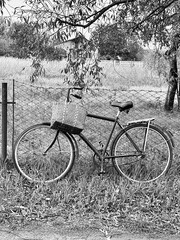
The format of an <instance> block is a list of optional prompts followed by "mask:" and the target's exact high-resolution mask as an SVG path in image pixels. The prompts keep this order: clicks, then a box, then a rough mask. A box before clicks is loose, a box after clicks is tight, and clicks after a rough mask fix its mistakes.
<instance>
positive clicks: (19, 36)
mask: <svg viewBox="0 0 180 240" xmlns="http://www.w3.org/2000/svg"><path fill="white" fill-rule="evenodd" d="M90 42H91V43H93V45H95V46H94V47H96V48H97V49H98V52H99V56H100V58H101V59H107V60H110V59H121V60H124V61H128V60H135V61H137V60H142V57H143V49H142V47H141V46H140V44H139V43H138V41H137V39H135V37H131V38H129V37H127V36H126V34H125V32H123V31H122V30H121V29H120V28H118V25H117V24H113V25H98V26H97V27H96V29H95V30H94V31H93V32H92V34H91V37H90ZM37 55H38V57H39V58H40V59H48V60H61V59H62V58H63V57H64V56H65V55H66V52H65V50H63V49H60V48H56V47H55V42H54V41H53V40H52V39H51V40H50V38H49V35H48V33H43V34H42V33H40V32H38V31H37V29H36V28H35V26H34V25H33V24H28V23H22V22H14V23H12V24H10V26H8V24H7V22H6V21H5V20H3V18H1V19H0V56H12V57H17V58H28V57H31V56H37Z"/></svg>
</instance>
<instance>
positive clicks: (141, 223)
mask: <svg viewBox="0 0 180 240" xmlns="http://www.w3.org/2000/svg"><path fill="white" fill-rule="evenodd" d="M0 61H1V65H0V79H2V80H7V81H8V80H11V79H15V80H16V81H18V82H23V83H27V86H25V87H22V85H21V84H20V83H19V84H17V86H16V98H17V99H16V101H17V108H18V113H17V115H16V116H15V117H16V120H17V121H19V125H18V131H19V128H20V127H22V125H23V124H27V123H28V124H29V123H31V124H32V123H34V122H37V118H38V117H39V116H40V115H41V116H42V118H44V117H45V115H46V113H47V111H49V105H48V104H49V99H51V101H52V99H53V98H55V99H56V98H58V97H59V94H61V93H59V92H57V91H55V90H54V89H52V90H50V89H47V90H45V89H43V90H42V89H38V88H37V89H36V92H34V91H33V90H32V88H30V87H29V85H28V84H29V78H30V75H31V74H32V71H33V69H32V67H31V66H30V65H31V61H30V60H17V59H13V58H0ZM64 64H65V63H64V62H63V61H62V62H45V63H44V68H45V76H42V77H40V78H39V79H38V81H37V82H36V83H35V84H37V85H41V86H44V87H46V86H54V87H56V86H62V85H63V75H62V74H61V70H62V68H63V66H64ZM101 64H102V66H103V71H104V74H105V76H106V77H103V78H102V82H103V85H104V86H105V87H106V88H107V89H108V90H106V91H105V92H104V91H102V92H101V93H100V95H99V91H97V94H96V92H95V94H94V95H93V96H91V107H92V108H93V109H94V111H96V110H97V112H98V111H100V112H102V111H103V112H104V111H107V108H108V105H107V103H108V101H109V100H110V98H112V97H113V96H114V92H113V91H111V90H109V89H114V88H122V89H126V88H127V89H129V88H130V87H131V88H134V89H139V88H143V89H151V88H152V89H157V88H158V89H160V88H164V87H166V84H165V82H164V80H163V79H162V78H160V77H158V75H157V74H156V73H154V72H152V71H150V70H148V69H147V68H146V67H145V66H144V65H143V63H142V62H112V61H103V62H102V63H101ZM147 86H148V87H147ZM62 94H63V95H64V92H63V91H62ZM115 94H116V97H118V98H119V99H120V98H122V93H120V92H118V91H117V92H116V93H115ZM118 94H119V95H120V94H121V96H118ZM125 94H126V92H124V95H125ZM133 94H134V99H135V101H136V102H139V103H140V104H139V105H138V106H137V107H136V106H135V110H133V111H132V113H131V112H130V114H129V115H128V116H129V117H130V118H131V119H132V118H134V117H137V116H138V113H143V114H144V115H146V116H148V114H149V115H151V116H152V115H153V116H154V115H155V116H157V117H159V121H160V123H166V124H167V125H168V126H171V124H174V123H175V122H176V129H178V128H179V121H178V119H179V114H178V113H173V114H171V115H167V114H166V113H164V112H163V110H162V109H163V108H162V106H161V102H160V101H159V98H158V97H156V98H157V100H156V102H153V101H152V100H151V98H149V100H148V99H147V95H144V94H143V95H142V96H143V99H144V100H143V102H142V100H141V99H142V97H140V98H139V100H138V96H140V95H137V94H138V92H137V91H134V92H133ZM145 96H146V99H145ZM148 96H149V97H150V95H148ZM123 97H124V98H123V99H124V100H125V97H126V98H127V99H128V100H129V99H130V95H128V96H127V95H126V96H123ZM145 100H148V101H145ZM47 103H48V104H47ZM107 112H108V111H107ZM108 113H110V114H112V112H108ZM139 116H140V115H139ZM141 116H142V115H141ZM33 117H35V118H34V119H33ZM123 117H124V116H123ZM125 120H126V119H125ZM93 131H95V132H97V133H98V131H99V129H98V125H97V124H96V122H95V123H94V125H93V124H92V127H91V129H90V133H89V134H90V136H91V137H93V136H92V133H93ZM101 137H102V136H101ZM95 140H96V141H97V142H98V140H97V139H95ZM85 153H87V152H86V149H85ZM88 157H89V155H88ZM91 160H92V159H87V158H85V157H84V158H81V159H80V160H79V161H77V163H76V164H75V166H74V168H73V171H72V173H71V174H70V175H69V176H68V177H67V178H66V179H65V180H63V181H60V182H58V183H54V184H51V185H47V186H44V185H41V184H40V185H37V184H29V183H27V182H26V181H25V180H23V179H21V178H20V176H19V175H18V174H17V172H16V170H14V169H13V168H12V166H9V165H7V166H6V167H4V168H3V169H2V170H1V171H0V203H1V204H0V222H1V224H8V225H10V226H12V227H19V226H21V225H24V224H28V223H29V222H33V221H42V222H47V221H50V222H51V223H52V224H54V225H58V224H59V225H61V224H69V225H71V226H72V228H87V227H91V228H96V229H99V230H100V231H101V232H104V233H108V234H111V233H112V232H113V231H116V230H117V229H118V230H119V229H122V231H123V230H128V231H131V232H143V233H151V234H161V233H165V234H177V233H179V232H180V221H179V213H180V180H179V176H180V166H179V155H178V154H177V155H176V156H175V159H174V162H173V166H172V168H171V170H170V172H169V174H168V175H167V176H166V177H163V178H162V179H160V180H158V181H156V182H154V183H151V184H146V185H140V184H134V183H130V182H128V181H127V180H125V179H124V178H121V177H120V176H117V174H115V173H114V171H112V172H111V171H109V172H108V174H106V175H104V176H103V177H102V178H101V177H99V176H98V175H97V171H96V170H94V166H93V164H92V161H91Z"/></svg>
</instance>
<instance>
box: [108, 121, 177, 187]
mask: <svg viewBox="0 0 180 240" xmlns="http://www.w3.org/2000/svg"><path fill="white" fill-rule="evenodd" d="M146 129H147V124H146V123H134V124H131V125H128V126H127V127H126V128H125V129H123V130H121V131H120V132H119V133H117V135H116V136H115V138H114V140H113V142H112V145H111V155H112V156H117V155H119V156H120V155H124V157H118V158H112V163H113V166H114V167H115V169H116V170H117V172H118V173H119V174H121V175H123V176H124V177H125V178H127V179H128V180H130V181H133V182H140V183H149V182H152V181H155V180H157V179H158V178H160V177H161V176H162V175H164V174H166V173H167V172H168V170H169V168H170V166H171V163H172V159H173V147H172V144H171V140H170V138H169V137H168V136H167V134H165V133H164V132H163V130H162V129H161V128H160V127H159V126H157V125H155V124H150V126H149V131H148V137H147V143H146V149H145V153H144V155H143V154H142V155H141V156H128V154H129V155H130V154H132V155H133V154H137V153H138V151H137V150H136V149H135V147H134V146H133V144H132V142H131V141H130V140H129V139H128V137H127V134H129V136H130V137H131V138H132V139H133V141H134V142H135V143H136V144H137V146H138V148H139V149H140V150H141V151H142V150H143V140H144V137H145V130H146Z"/></svg>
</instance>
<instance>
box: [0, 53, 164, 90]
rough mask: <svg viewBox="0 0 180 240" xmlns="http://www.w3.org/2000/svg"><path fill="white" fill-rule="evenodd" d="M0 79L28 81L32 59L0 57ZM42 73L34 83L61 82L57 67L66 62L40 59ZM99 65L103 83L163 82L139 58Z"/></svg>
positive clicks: (150, 83) (61, 78)
mask: <svg viewBox="0 0 180 240" xmlns="http://www.w3.org/2000/svg"><path fill="white" fill-rule="evenodd" d="M0 61H1V66H0V79H7V80H8V79H12V78H14V79H16V80H18V81H23V82H28V81H29V79H30V76H31V74H32V73H33V71H34V69H33V67H32V66H31V64H32V60H30V59H28V60H24V59H15V58H11V57H7V58H6V57H0ZM42 64H43V67H44V70H45V74H44V75H43V76H40V77H39V78H38V80H37V84H44V85H47V86H48V85H61V86H62V85H64V84H63V78H64V75H63V74H62V73H61V70H62V69H63V68H64V66H65V64H66V62H65V60H62V61H50V62H48V61H44V62H42ZM100 66H101V67H102V68H103V71H102V73H103V75H102V78H101V81H102V84H103V86H104V87H110V88H119V87H127V88H128V87H129V86H151V87H163V86H166V83H165V79H163V77H160V76H158V74H157V73H156V72H154V71H152V70H150V69H148V68H147V66H146V65H145V64H144V63H143V62H122V61H119V62H118V61H105V60H104V61H102V62H100Z"/></svg>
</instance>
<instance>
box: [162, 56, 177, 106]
mask: <svg viewBox="0 0 180 240" xmlns="http://www.w3.org/2000/svg"><path fill="white" fill-rule="evenodd" d="M177 79H178V69H177V56H176V54H174V56H173V57H172V58H171V60H170V72H169V79H168V84H169V85H168V91H167V94H166V100H165V105H164V108H165V110H166V111H172V110H173V107H174V98H175V95H176V91H177Z"/></svg>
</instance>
